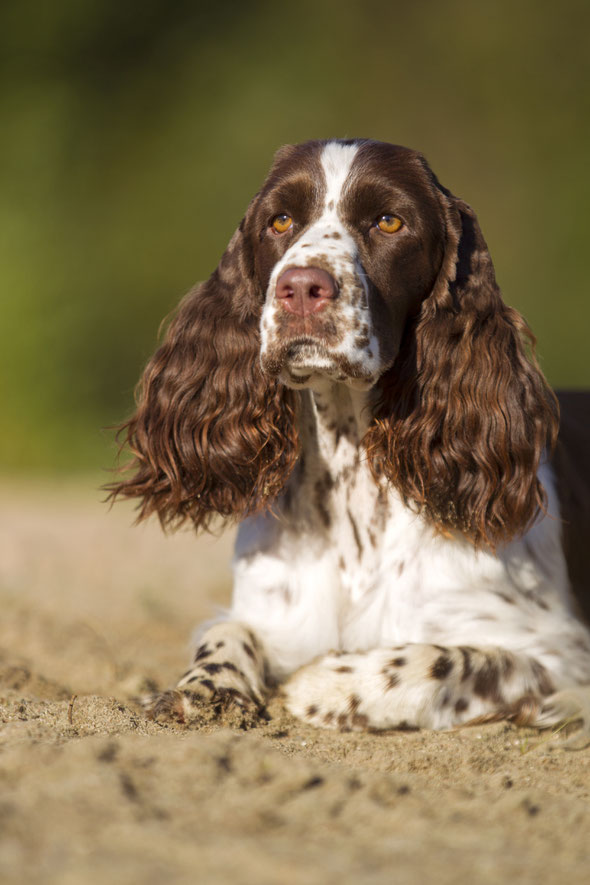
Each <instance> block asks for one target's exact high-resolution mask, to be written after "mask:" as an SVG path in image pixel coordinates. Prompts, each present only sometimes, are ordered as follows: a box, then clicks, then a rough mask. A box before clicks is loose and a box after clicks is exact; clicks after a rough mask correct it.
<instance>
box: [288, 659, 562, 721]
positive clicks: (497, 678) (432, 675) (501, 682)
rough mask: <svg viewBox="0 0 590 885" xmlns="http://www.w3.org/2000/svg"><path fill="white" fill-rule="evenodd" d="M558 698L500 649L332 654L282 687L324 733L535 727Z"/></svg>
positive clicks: (291, 705)
mask: <svg viewBox="0 0 590 885" xmlns="http://www.w3.org/2000/svg"><path fill="white" fill-rule="evenodd" d="M553 690H554V688H553V685H552V683H551V679H550V678H549V676H548V674H547V671H546V670H545V668H544V667H543V666H542V665H541V664H540V663H539V662H537V661H535V660H534V659H532V658H529V657H526V656H525V655H520V654H515V653H512V652H509V651H506V650H504V649H499V648H481V649H476V648H470V647H466V646H460V647H443V646H438V645H422V644H408V645H403V646H397V647H395V648H377V649H372V650H369V651H366V652H360V653H356V654H349V653H348V654H347V653H345V654H339V653H331V654H328V655H325V656H323V657H321V658H318V659H316V660H315V661H313V662H312V663H310V664H308V665H306V666H304V667H301V668H300V669H299V670H298V671H297V672H296V673H294V674H293V676H291V678H290V679H289V680H288V681H287V682H286V683H285V685H284V686H283V693H284V696H285V702H286V706H287V709H288V710H289V711H290V712H291V713H293V714H294V715H295V716H298V717H299V718H300V719H303V720H305V721H306V722H310V723H312V724H313V725H316V726H320V727H323V728H339V729H341V730H344V731H347V730H366V729H388V728H422V727H424V728H435V729H444V728H452V727H453V726H456V725H460V724H463V723H466V722H468V721H472V720H478V719H479V720H486V721H489V720H493V719H503V718H510V719H513V720H515V721H516V722H519V723H521V724H526V723H529V722H530V723H533V722H534V720H535V718H536V716H537V714H538V712H539V710H540V708H541V705H542V702H543V698H544V697H545V696H547V695H549V694H550V693H551V692H552V691H553Z"/></svg>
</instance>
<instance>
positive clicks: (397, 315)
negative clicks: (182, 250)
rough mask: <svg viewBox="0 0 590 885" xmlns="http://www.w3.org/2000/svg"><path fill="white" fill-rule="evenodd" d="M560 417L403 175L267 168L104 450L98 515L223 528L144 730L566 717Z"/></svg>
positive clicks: (576, 593)
mask: <svg viewBox="0 0 590 885" xmlns="http://www.w3.org/2000/svg"><path fill="white" fill-rule="evenodd" d="M561 412H562V425H561V431H560V435H559V439H558V427H559V404H558V400H557V398H556V396H555V395H554V393H553V392H552V391H551V389H550V388H549V386H548V385H547V382H546V381H545V379H544V377H543V375H542V373H541V370H540V368H539V365H538V363H537V361H536V359H535V356H534V337H533V335H532V333H531V332H530V330H529V328H528V326H527V324H526V322H525V321H524V319H523V318H522V316H521V315H520V314H519V313H518V312H517V311H516V310H514V309H513V308H511V307H508V306H507V305H506V304H505V303H504V302H503V300H502V297H501V294H500V291H499V288H498V286H497V283H496V280H495V275H494V268H493V264H492V260H491V257H490V254H489V251H488V248H487V246H486V243H485V240H484V238H483V235H482V233H481V230H480V227H479V224H478V221H477V218H476V216H475V214H474V212H473V210H472V209H471V208H470V207H469V206H468V205H467V204H466V203H465V202H464V201H463V200H461V199H459V198H457V197H455V196H453V195H452V194H451V193H450V191H448V190H447V189H446V188H444V187H443V186H442V185H441V184H440V183H439V182H438V180H437V178H436V176H435V175H434V174H433V172H432V171H431V169H430V167H429V166H428V164H427V162H426V160H425V159H424V157H423V156H422V155H421V154H420V153H417V152H416V151H414V150H410V149H408V148H404V147H400V146H396V145H390V144H385V143H379V142H375V141H369V140H365V139H359V140H329V141H312V142H307V143H305V144H301V145H295V146H287V147H283V148H281V149H280V150H279V151H278V153H277V154H276V156H275V159H274V163H273V165H272V168H271V170H270V173H269V175H268V177H267V178H266V180H265V182H264V183H263V185H262V188H261V189H260V191H259V192H258V193H257V194H256V196H255V197H254V199H253V200H252V202H251V203H250V205H249V206H248V209H247V211H246V215H245V217H244V219H243V220H242V222H241V223H240V225H239V227H238V229H237V230H236V232H235V233H234V235H233V237H232V238H231V240H230V242H229V245H228V247H227V249H226V251H225V252H224V254H223V256H222V258H221V260H220V262H219V266H218V267H217V268H216V269H215V270H214V271H213V273H212V275H211V277H210V278H209V280H208V281H207V282H205V283H203V284H201V285H199V286H197V287H196V288H195V289H193V291H192V292H190V293H189V294H188V295H187V296H186V298H185V299H184V300H183V301H182V303H181V305H180V307H179V309H178V311H177V313H176V315H175V316H174V318H173V320H172V321H171V323H170V325H169V328H168V331H167V333H166V337H165V340H164V342H163V344H162V346H161V347H160V348H159V349H158V351H157V352H156V353H155V355H154V357H153V358H152V359H151V361H150V362H149V363H148V365H147V367H146V369H145V371H144V373H143V377H142V380H141V383H140V387H139V392H138V399H137V410H136V412H135V414H134V415H133V417H131V419H130V420H129V421H128V422H127V423H126V424H125V425H124V427H123V445H124V447H126V448H128V449H130V450H131V452H132V453H133V460H132V462H131V464H130V466H129V467H128V468H127V473H125V474H124V476H122V477H119V478H118V479H117V480H116V481H115V482H113V483H112V484H111V486H110V492H111V496H112V498H113V499H116V498H118V497H124V498H129V497H131V498H138V499H139V501H140V507H139V518H140V519H143V518H145V517H148V516H149V515H150V514H157V516H158V517H159V519H160V520H161V522H162V524H163V525H164V526H165V527H174V526H176V525H178V524H180V523H182V522H184V521H187V520H188V521H192V523H193V524H194V526H195V528H197V529H200V528H207V527H208V526H209V525H210V523H211V520H212V519H214V518H216V517H217V515H221V516H222V517H226V518H233V519H237V520H238V521H239V522H240V527H239V532H238V536H237V542H236V550H235V560H234V576H235V581H234V591H233V602H232V605H231V609H230V611H229V612H228V614H227V616H225V617H224V618H223V619H221V620H220V621H219V622H217V623H215V624H213V625H212V626H209V627H208V628H207V629H206V630H205V631H204V632H202V635H201V636H200V639H199V641H198V643H197V648H196V651H195V654H194V658H193V661H192V664H191V666H190V668H189V669H188V670H187V672H186V673H185V674H184V675H183V676H182V678H181V679H180V681H179V683H178V685H177V687H176V688H175V689H174V690H171V691H168V692H164V693H163V694H161V695H158V696H157V697H156V698H154V699H153V700H152V703H151V715H153V716H156V717H166V716H169V717H173V718H176V719H180V720H183V721H189V720H190V719H191V718H192V717H193V716H195V715H196V714H197V713H198V711H199V710H200V709H202V706H203V705H204V704H205V705H207V704H213V705H215V704H217V705H221V706H224V705H225V706H227V705H230V706H231V705H237V706H240V707H243V708H247V709H250V710H254V711H257V712H260V713H262V712H263V710H264V706H265V701H266V698H267V696H268V693H269V690H270V689H271V688H273V687H274V686H277V685H279V686H280V690H281V694H282V697H283V698H284V703H285V704H286V707H287V708H288V710H290V711H291V712H292V713H293V714H294V715H295V716H297V717H299V718H300V719H302V720H305V721H306V722H309V723H312V724H313V725H316V726H319V727H325V728H336V729H340V730H351V729H353V730H354V729H356V730H366V729H371V730H373V729H393V728H416V727H426V728H432V729H446V728H452V727H455V726H459V725H463V724H465V723H468V722H475V721H478V722H481V721H489V720H494V719H502V718H507V719H510V720H513V721H515V722H517V723H520V724H533V725H539V726H543V725H550V724H553V723H556V722H558V721H561V720H562V719H563V718H564V717H566V716H570V715H576V716H582V718H583V717H584V715H585V714H584V713H583V712H581V710H582V708H583V707H584V700H583V699H584V698H585V697H586V695H585V694H584V692H586V691H587V686H588V684H589V683H590V632H589V629H588V624H587V620H586V619H587V618H588V616H589V615H590V594H589V593H588V592H587V591H588V574H589V565H590V563H588V562H587V558H588V547H590V543H589V542H590V531H589V530H590V515H589V513H590V505H589V502H590V470H589V453H590V429H589V428H590V420H589V419H590V398H589V397H587V396H585V395H583V394H577V393H569V394H565V395H563V396H562V398H561ZM572 689H573V692H572V691H571V690H572ZM580 698H582V701H580Z"/></svg>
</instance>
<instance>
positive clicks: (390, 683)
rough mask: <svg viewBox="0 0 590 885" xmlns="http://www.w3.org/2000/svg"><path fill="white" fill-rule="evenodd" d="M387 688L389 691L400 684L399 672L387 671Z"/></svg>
mask: <svg viewBox="0 0 590 885" xmlns="http://www.w3.org/2000/svg"><path fill="white" fill-rule="evenodd" d="M384 675H385V688H386V689H387V691H390V690H391V689H392V688H395V687H396V685H399V676H398V674H397V673H385V674H384Z"/></svg>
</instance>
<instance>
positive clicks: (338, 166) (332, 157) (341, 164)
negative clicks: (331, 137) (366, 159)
mask: <svg viewBox="0 0 590 885" xmlns="http://www.w3.org/2000/svg"><path fill="white" fill-rule="evenodd" d="M358 150H359V147H358V145H357V144H339V143H338V142H336V141H331V142H329V143H328V144H327V145H326V146H325V147H324V149H323V151H322V154H321V157H320V161H321V164H322V169H323V171H324V175H325V177H326V196H325V199H324V208H326V207H327V206H329V205H330V203H332V202H333V203H334V209H336V207H337V206H338V202H339V201H340V197H341V195H342V189H343V187H344V182H345V181H346V179H347V178H348V176H349V174H350V170H351V168H352V164H353V161H354V158H355V157H356V155H357V154H358Z"/></svg>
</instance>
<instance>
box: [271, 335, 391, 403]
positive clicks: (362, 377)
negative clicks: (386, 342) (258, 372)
mask: <svg viewBox="0 0 590 885" xmlns="http://www.w3.org/2000/svg"><path fill="white" fill-rule="evenodd" d="M262 367H263V369H264V371H265V372H267V373H268V374H270V375H273V376H274V377H278V378H279V379H280V380H281V381H282V382H283V383H284V384H286V385H287V386H288V387H293V388H301V387H311V386H313V385H314V384H315V383H316V382H318V381H320V380H322V379H327V380H330V381H339V382H344V383H347V384H349V385H351V386H353V387H355V388H356V387H358V388H359V389H363V390H365V389H368V388H369V387H371V386H372V384H374V382H375V380H376V377H375V374H374V373H373V372H370V371H367V367H366V365H365V364H364V361H363V360H362V359H360V358H359V359H358V360H351V359H350V357H348V356H345V355H343V354H342V353H339V352H338V351H336V350H335V349H334V348H333V347H330V346H329V345H326V344H325V342H322V341H320V340H318V339H316V338H313V337H308V336H306V337H301V338H297V339H293V340H290V341H286V342H284V343H283V344H282V345H280V346H278V347H275V348H273V349H272V352H267V353H265V354H264V355H263V357H262Z"/></svg>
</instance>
